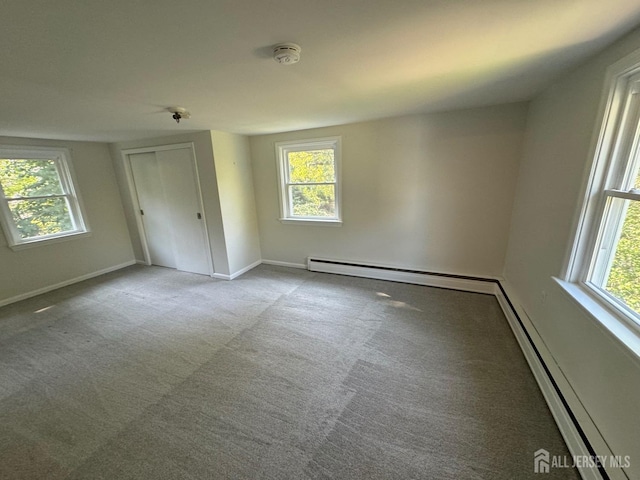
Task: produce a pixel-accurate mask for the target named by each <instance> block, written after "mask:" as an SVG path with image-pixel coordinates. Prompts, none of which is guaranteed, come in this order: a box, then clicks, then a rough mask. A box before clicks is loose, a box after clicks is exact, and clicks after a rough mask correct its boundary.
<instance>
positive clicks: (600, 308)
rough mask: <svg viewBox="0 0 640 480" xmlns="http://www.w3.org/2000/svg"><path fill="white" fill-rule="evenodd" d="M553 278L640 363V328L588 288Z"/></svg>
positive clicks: (564, 291) (569, 296)
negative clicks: (605, 303) (606, 305)
mask: <svg viewBox="0 0 640 480" xmlns="http://www.w3.org/2000/svg"><path fill="white" fill-rule="evenodd" d="M552 278H553V280H555V282H556V283H557V284H558V285H559V286H560V289H561V290H562V292H563V293H564V294H565V295H566V296H567V297H568V298H569V299H571V300H572V301H573V302H575V303H577V304H578V306H580V307H581V309H582V310H583V311H584V312H585V313H587V315H589V316H590V317H591V318H593V319H594V320H595V321H596V322H597V323H598V324H599V325H600V326H601V327H602V328H604V329H605V331H606V332H608V333H609V334H610V335H612V336H613V337H614V338H615V339H616V340H617V341H618V342H620V343H622V344H623V345H624V346H625V347H626V348H627V349H629V350H630V351H631V353H632V354H633V355H634V356H635V360H636V361H638V362H640V326H638V325H636V323H635V322H633V321H632V320H630V319H627V318H626V317H625V316H623V315H622V314H620V313H617V312H614V311H613V309H610V308H607V307H605V305H604V302H601V301H599V300H598V299H596V297H595V295H594V294H593V293H591V292H590V291H589V290H588V289H587V288H586V287H584V286H581V285H579V284H576V283H571V282H567V281H564V280H561V279H559V278H556V277H552Z"/></svg>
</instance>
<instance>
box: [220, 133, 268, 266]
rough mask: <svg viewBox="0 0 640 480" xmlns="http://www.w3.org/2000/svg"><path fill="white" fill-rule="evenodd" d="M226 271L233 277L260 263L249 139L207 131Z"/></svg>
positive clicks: (242, 136)
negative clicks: (209, 136) (227, 266)
mask: <svg viewBox="0 0 640 480" xmlns="http://www.w3.org/2000/svg"><path fill="white" fill-rule="evenodd" d="M211 140H212V142H213V155H214V161H215V167H216V177H217V180H218V192H219V195H220V208H221V211H222V222H223V225H224V236H225V243H226V246H227V256H228V260H229V271H230V273H231V274H232V275H233V274H234V273H237V272H239V271H241V270H243V269H245V268H247V267H248V266H250V265H252V264H254V263H255V262H259V261H260V240H259V235H258V221H257V218H256V201H255V197H254V190H253V172H252V168H251V157H250V151H249V138H248V137H246V136H244V135H235V134H231V133H225V132H215V131H212V132H211Z"/></svg>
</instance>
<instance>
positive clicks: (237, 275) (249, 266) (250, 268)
mask: <svg viewBox="0 0 640 480" xmlns="http://www.w3.org/2000/svg"><path fill="white" fill-rule="evenodd" d="M261 263H262V260H256V261H255V262H253V263H252V264H251V265H247V266H246V267H244V268H241V269H240V270H238V271H237V272H235V273H232V274H231V275H229V279H230V280H233V279H234V278H238V277H239V276H240V275H242V274H243V273H247V272H248V271H249V270H252V269H254V268H256V267H257V266H258V265H260V264H261Z"/></svg>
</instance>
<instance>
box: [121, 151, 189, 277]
mask: <svg viewBox="0 0 640 480" xmlns="http://www.w3.org/2000/svg"><path fill="white" fill-rule="evenodd" d="M129 159H130V160H131V170H132V172H133V178H134V182H135V185H136V193H137V195H138V203H139V204H140V210H141V211H142V223H143V225H144V230H145V236H146V238H147V246H148V247H149V256H150V257H151V263H152V264H153V265H160V266H161V267H170V268H176V266H177V265H176V259H175V255H174V249H173V233H172V231H171V223H169V222H168V221H167V212H168V210H169V207H168V202H167V198H166V196H165V192H164V187H163V181H162V178H161V176H160V168H159V167H158V161H157V159H156V154H155V153H153V152H150V153H137V154H134V155H129Z"/></svg>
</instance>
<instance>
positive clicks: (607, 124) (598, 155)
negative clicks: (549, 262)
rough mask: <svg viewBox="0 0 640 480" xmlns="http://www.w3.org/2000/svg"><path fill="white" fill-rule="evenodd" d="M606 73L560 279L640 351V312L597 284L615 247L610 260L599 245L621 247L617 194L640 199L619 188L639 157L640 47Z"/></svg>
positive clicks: (621, 213)
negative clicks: (580, 198)
mask: <svg viewBox="0 0 640 480" xmlns="http://www.w3.org/2000/svg"><path fill="white" fill-rule="evenodd" d="M605 78H606V79H605V84H604V91H603V96H602V99H601V104H600V110H599V111H600V116H599V118H601V119H602V120H601V123H600V124H598V125H597V130H596V132H595V134H594V138H593V141H592V147H591V149H590V152H591V156H590V158H592V163H591V168H590V170H589V174H588V177H587V179H586V182H585V183H586V184H585V186H584V190H583V191H584V197H583V201H582V206H581V209H580V212H579V215H578V219H577V222H576V223H577V227H576V228H575V230H574V232H575V233H574V238H573V241H572V243H571V248H570V250H569V253H568V255H567V260H566V262H565V267H564V269H563V272H562V275H561V278H555V280H556V282H557V283H558V284H559V285H560V286H561V287H562V288H563V289H564V291H565V293H567V294H568V295H569V296H570V297H571V298H573V299H574V300H575V301H576V302H577V303H578V304H579V305H580V306H581V307H582V308H583V309H584V310H585V311H586V312H587V313H589V314H591V316H592V317H593V318H595V319H596V320H598V321H599V322H600V323H601V324H602V325H603V326H604V327H605V328H606V329H607V330H608V331H609V332H611V333H612V334H613V335H614V336H615V337H616V338H618V339H619V340H621V341H622V342H623V343H624V344H626V345H627V346H628V347H630V348H631V349H632V350H633V351H634V352H636V353H640V314H638V312H635V311H634V310H633V309H632V308H630V307H629V306H627V305H626V304H625V303H624V302H622V301H621V300H619V299H617V298H616V297H615V296H614V295H613V294H611V293H610V292H608V291H607V290H606V289H605V288H604V286H599V285H597V283H600V285H602V284H603V283H604V281H606V278H608V275H607V273H606V271H605V270H606V269H607V268H610V266H611V261H612V260H611V259H612V258H613V253H614V252H615V249H614V248H609V249H608V250H609V253H608V259H606V258H603V257H602V254H601V253H599V250H600V246H601V245H603V242H607V243H608V244H609V247H611V246H614V247H615V246H617V243H618V240H619V238H618V237H619V229H620V228H621V227H622V223H623V221H624V218H625V211H624V210H626V207H624V208H623V210H620V209H619V210H618V211H617V212H616V211H612V207H611V206H612V203H613V202H614V199H623V200H632V201H640V191H638V190H634V189H633V188H632V189H630V190H623V189H621V188H620V187H621V186H623V185H624V184H625V183H627V184H628V183H629V178H628V176H629V175H630V173H631V172H632V171H633V170H634V168H635V167H636V166H637V163H638V162H640V127H639V125H640V50H638V51H636V52H634V53H632V54H631V55H628V56H627V57H624V58H623V59H621V60H620V61H618V62H616V63H615V64H613V65H612V66H610V67H609V69H608V70H607V74H606V77H605ZM611 215H613V216H611ZM612 227H615V228H617V229H618V231H617V232H613V230H612ZM607 235H608V236H609V238H604V237H605V236H607ZM614 239H615V241H614ZM595 277H598V278H599V279H600V281H597V279H595Z"/></svg>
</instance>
